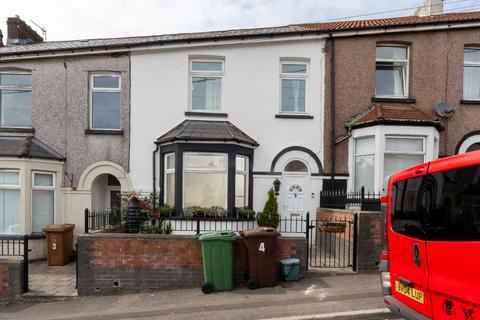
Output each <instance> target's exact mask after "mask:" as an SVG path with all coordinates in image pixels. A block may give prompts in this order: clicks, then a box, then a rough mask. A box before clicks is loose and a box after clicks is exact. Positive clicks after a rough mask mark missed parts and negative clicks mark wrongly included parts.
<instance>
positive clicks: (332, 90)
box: [329, 34, 336, 190]
mask: <svg viewBox="0 0 480 320" xmlns="http://www.w3.org/2000/svg"><path fill="white" fill-rule="evenodd" d="M329 42H330V150H331V151H330V152H331V154H330V156H331V159H330V162H331V165H330V166H331V173H330V174H331V177H330V181H331V182H330V186H331V189H332V190H335V161H336V157H335V135H336V127H335V123H336V118H335V108H336V101H335V41H334V39H333V36H332V34H330V37H329Z"/></svg>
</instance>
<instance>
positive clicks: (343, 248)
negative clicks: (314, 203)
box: [307, 214, 357, 271]
mask: <svg viewBox="0 0 480 320" xmlns="http://www.w3.org/2000/svg"><path fill="white" fill-rule="evenodd" d="M352 217H353V218H350V217H349V216H345V217H341V218H339V217H335V218H322V219H319V220H310V221H309V226H308V232H307V239H308V266H309V267H311V268H352V270H353V271H356V268H357V266H356V261H357V257H356V252H357V236H356V230H357V215H356V214H354V215H353V216H352Z"/></svg>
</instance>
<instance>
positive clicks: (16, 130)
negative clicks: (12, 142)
mask: <svg viewBox="0 0 480 320" xmlns="http://www.w3.org/2000/svg"><path fill="white" fill-rule="evenodd" d="M0 132H13V133H35V129H33V128H14V127H0Z"/></svg>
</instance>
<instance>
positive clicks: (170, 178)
mask: <svg viewBox="0 0 480 320" xmlns="http://www.w3.org/2000/svg"><path fill="white" fill-rule="evenodd" d="M164 180H165V182H164V188H165V190H166V192H165V199H164V201H165V203H166V204H168V205H169V206H170V207H173V206H175V153H169V154H166V155H165V179H164Z"/></svg>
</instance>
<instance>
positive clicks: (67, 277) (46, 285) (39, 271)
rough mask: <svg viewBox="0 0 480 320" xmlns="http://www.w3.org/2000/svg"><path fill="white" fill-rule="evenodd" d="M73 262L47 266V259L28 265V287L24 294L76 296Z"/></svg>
mask: <svg viewBox="0 0 480 320" xmlns="http://www.w3.org/2000/svg"><path fill="white" fill-rule="evenodd" d="M75 267H76V266H75V262H71V263H69V264H67V265H65V266H48V263H47V261H42V262H33V263H30V264H29V265H28V288H29V291H28V292H27V293H26V294H25V296H41V297H47V296H50V297H51V296H54V297H66V296H76V295H77V290H76V289H75V277H76V275H75Z"/></svg>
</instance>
